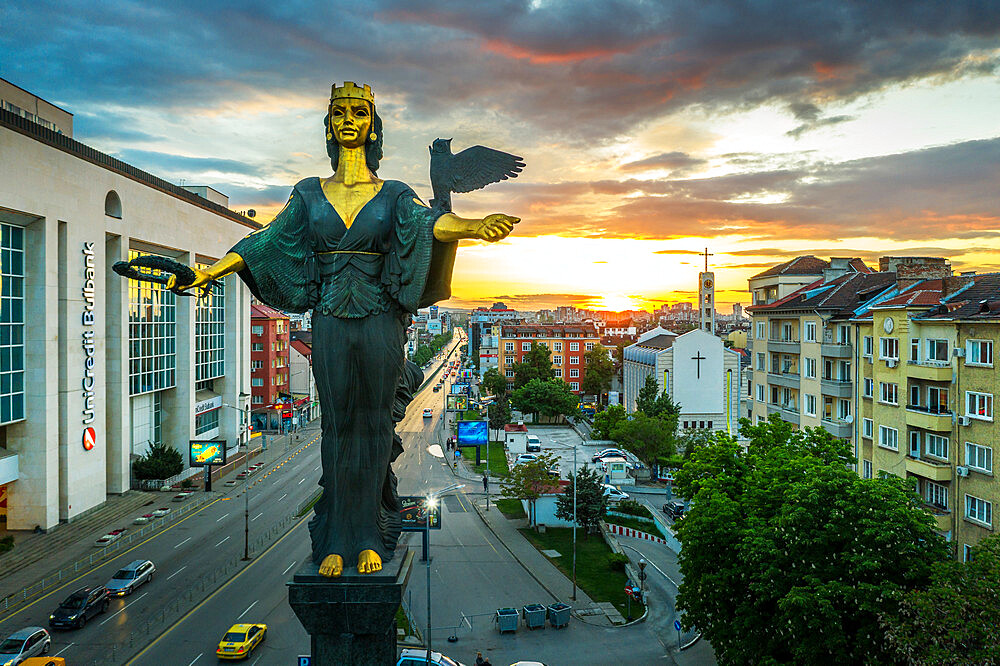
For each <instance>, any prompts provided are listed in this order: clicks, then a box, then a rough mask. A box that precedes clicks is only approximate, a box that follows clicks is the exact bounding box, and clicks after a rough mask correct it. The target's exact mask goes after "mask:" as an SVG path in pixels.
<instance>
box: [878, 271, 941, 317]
mask: <svg viewBox="0 0 1000 666" xmlns="http://www.w3.org/2000/svg"><path fill="white" fill-rule="evenodd" d="M943 294H944V282H943V280H940V279H938V280H924V281H922V282H918V283H916V284H914V285H913V286H911V287H910V288H909V289H907V290H906V291H904V292H902V293H901V294H899V295H898V296H896V297H894V298H890V299H889V300H887V301H882V302H881V303H879V304H878V305H874V306H872V309H873V310H882V309H888V308H908V307H930V306H933V305H937V304H939V303H940V302H941V296H942V295H943Z"/></svg>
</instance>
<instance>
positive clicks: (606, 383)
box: [580, 344, 615, 402]
mask: <svg viewBox="0 0 1000 666" xmlns="http://www.w3.org/2000/svg"><path fill="white" fill-rule="evenodd" d="M583 358H584V363H585V364H586V370H587V372H586V373H585V374H584V376H583V382H581V383H580V388H582V389H583V392H584V393H586V394H588V395H596V396H597V399H598V402H600V401H601V395H602V394H603V393H604V392H605V391H607V390H608V389H610V388H611V378H612V377H613V376H614V373H615V364H614V361H612V360H611V357H610V356H608V349H607V348H606V347H602V346H601V345H600V344H595V345H594V348H593V349H591V350H590V351H589V352H587V353H586V354H584V355H583Z"/></svg>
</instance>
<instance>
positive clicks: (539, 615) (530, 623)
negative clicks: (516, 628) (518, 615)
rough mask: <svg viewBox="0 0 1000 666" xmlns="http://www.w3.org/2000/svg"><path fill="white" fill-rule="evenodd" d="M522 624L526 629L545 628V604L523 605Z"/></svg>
mask: <svg viewBox="0 0 1000 666" xmlns="http://www.w3.org/2000/svg"><path fill="white" fill-rule="evenodd" d="M523 612H524V624H525V625H527V627H528V629H538V628H539V627H541V628H542V629H544V628H545V606H543V605H541V604H528V605H527V606H525V607H524V610H523Z"/></svg>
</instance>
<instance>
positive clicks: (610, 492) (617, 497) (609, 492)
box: [601, 483, 628, 502]
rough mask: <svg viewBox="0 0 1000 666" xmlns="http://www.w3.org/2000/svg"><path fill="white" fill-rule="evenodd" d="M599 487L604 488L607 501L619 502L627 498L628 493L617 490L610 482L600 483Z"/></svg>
mask: <svg viewBox="0 0 1000 666" xmlns="http://www.w3.org/2000/svg"><path fill="white" fill-rule="evenodd" d="M601 488H602V489H603V490H604V496H605V497H607V498H608V501H609V502H621V501H622V500H627V499H628V493H626V492H622V491H621V490H618V489H617V488H615V487H614V486H612V485H611V484H610V483H602V484H601Z"/></svg>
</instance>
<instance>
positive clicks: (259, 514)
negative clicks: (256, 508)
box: [250, 511, 264, 523]
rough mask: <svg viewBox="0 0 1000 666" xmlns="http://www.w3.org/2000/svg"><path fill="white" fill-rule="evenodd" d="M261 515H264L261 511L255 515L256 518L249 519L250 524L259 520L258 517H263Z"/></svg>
mask: <svg viewBox="0 0 1000 666" xmlns="http://www.w3.org/2000/svg"><path fill="white" fill-rule="evenodd" d="M263 515H264V512H263V511H261V512H260V513H258V514H257V515H256V516H254V517H253V518H251V519H250V522H251V523H252V522H253V521H255V520H257V519H258V518H260V517H261V516H263Z"/></svg>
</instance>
